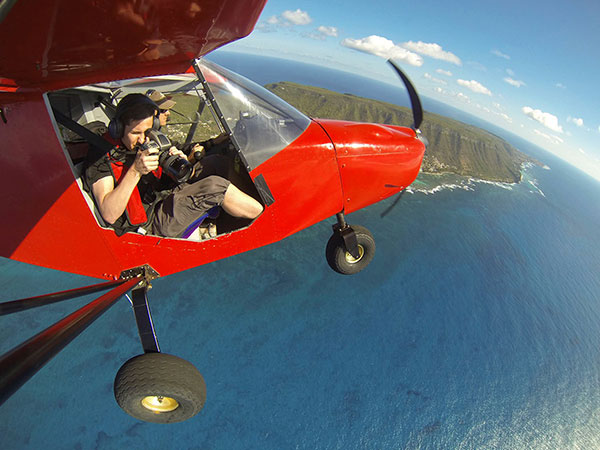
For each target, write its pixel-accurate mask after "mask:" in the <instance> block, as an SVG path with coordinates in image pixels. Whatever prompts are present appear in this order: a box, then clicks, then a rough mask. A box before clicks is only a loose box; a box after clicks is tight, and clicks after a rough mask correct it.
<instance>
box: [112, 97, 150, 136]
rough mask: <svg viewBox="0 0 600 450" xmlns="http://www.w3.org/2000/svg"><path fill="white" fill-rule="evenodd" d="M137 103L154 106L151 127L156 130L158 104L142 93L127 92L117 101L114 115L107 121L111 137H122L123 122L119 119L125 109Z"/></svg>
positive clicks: (123, 130) (129, 108) (133, 106)
mask: <svg viewBox="0 0 600 450" xmlns="http://www.w3.org/2000/svg"><path fill="white" fill-rule="evenodd" d="M139 105H150V106H152V107H153V108H154V110H155V111H156V113H155V114H154V116H153V119H152V129H153V130H158V129H159V128H160V119H159V118H158V115H159V114H160V108H159V107H158V105H157V104H156V103H154V102H153V101H152V100H150V99H149V98H148V97H146V96H145V95H144V94H128V95H126V96H125V97H123V99H122V100H121V101H120V102H119V104H118V105H117V110H116V112H115V116H114V117H113V118H112V119H111V120H110V122H109V123H108V134H110V137H111V138H113V139H121V138H122V137H123V134H124V132H125V124H124V123H123V121H122V120H121V117H123V114H124V113H125V112H126V111H129V110H131V109H132V108H135V107H136V106H139Z"/></svg>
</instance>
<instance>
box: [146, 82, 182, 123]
mask: <svg viewBox="0 0 600 450" xmlns="http://www.w3.org/2000/svg"><path fill="white" fill-rule="evenodd" d="M146 95H147V96H148V98H149V99H150V100H152V101H153V102H154V103H156V104H157V105H158V107H159V108H160V114H159V116H158V118H159V120H160V126H161V127H162V126H165V125H166V124H167V121H168V120H169V116H170V115H171V108H172V107H173V106H175V101H174V100H172V97H167V96H165V95H164V94H163V93H162V92H160V91H157V90H154V89H148V90H147V91H146Z"/></svg>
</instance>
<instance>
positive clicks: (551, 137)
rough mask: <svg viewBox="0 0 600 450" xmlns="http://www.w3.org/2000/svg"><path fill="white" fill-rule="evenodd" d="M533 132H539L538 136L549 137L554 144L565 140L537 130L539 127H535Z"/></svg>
mask: <svg viewBox="0 0 600 450" xmlns="http://www.w3.org/2000/svg"><path fill="white" fill-rule="evenodd" d="M533 132H534V133H535V134H537V135H538V136H541V137H543V138H544V139H548V140H549V141H550V142H552V143H553V144H562V143H564V142H565V141H564V140H563V139H561V138H559V137H558V136H553V135H549V134H546V133H542V132H541V131H540V130H537V129H534V130H533Z"/></svg>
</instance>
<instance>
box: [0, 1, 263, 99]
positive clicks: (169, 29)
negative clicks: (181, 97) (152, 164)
mask: <svg viewBox="0 0 600 450" xmlns="http://www.w3.org/2000/svg"><path fill="white" fill-rule="evenodd" d="M265 3H266V0H218V1H217V0H44V1H25V0H20V1H19V0H12V1H11V0H9V1H5V2H0V90H4V91H5V92H6V91H11V90H12V91H14V90H17V89H23V88H34V89H40V90H42V91H48V90H53V89H61V88H66V87H71V86H79V85H83V84H90V83H95V82H100V81H107V80H116V79H123V78H136V77H138V76H148V75H159V74H163V73H175V72H184V71H185V70H186V69H187V68H188V67H189V64H190V61H191V60H192V59H193V58H196V57H199V56H202V55H205V54H207V53H209V52H211V51H212V50H214V49H216V48H218V47H220V46H222V45H224V44H227V43H228V42H231V41H234V40H237V39H240V38H242V37H244V36H246V35H248V34H249V33H250V32H251V31H252V29H253V28H254V25H255V24H256V21H257V20H258V17H259V15H260V13H261V11H262V9H263V7H264V5H265Z"/></svg>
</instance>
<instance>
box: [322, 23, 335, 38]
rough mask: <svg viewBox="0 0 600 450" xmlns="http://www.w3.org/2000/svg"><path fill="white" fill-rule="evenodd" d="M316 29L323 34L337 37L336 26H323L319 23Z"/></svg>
mask: <svg viewBox="0 0 600 450" xmlns="http://www.w3.org/2000/svg"><path fill="white" fill-rule="evenodd" d="M317 30H318V31H319V33H321V34H324V35H325V36H331V37H337V35H338V29H337V28H336V27H324V26H323V25H321V26H320V27H319V28H318V29H317Z"/></svg>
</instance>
